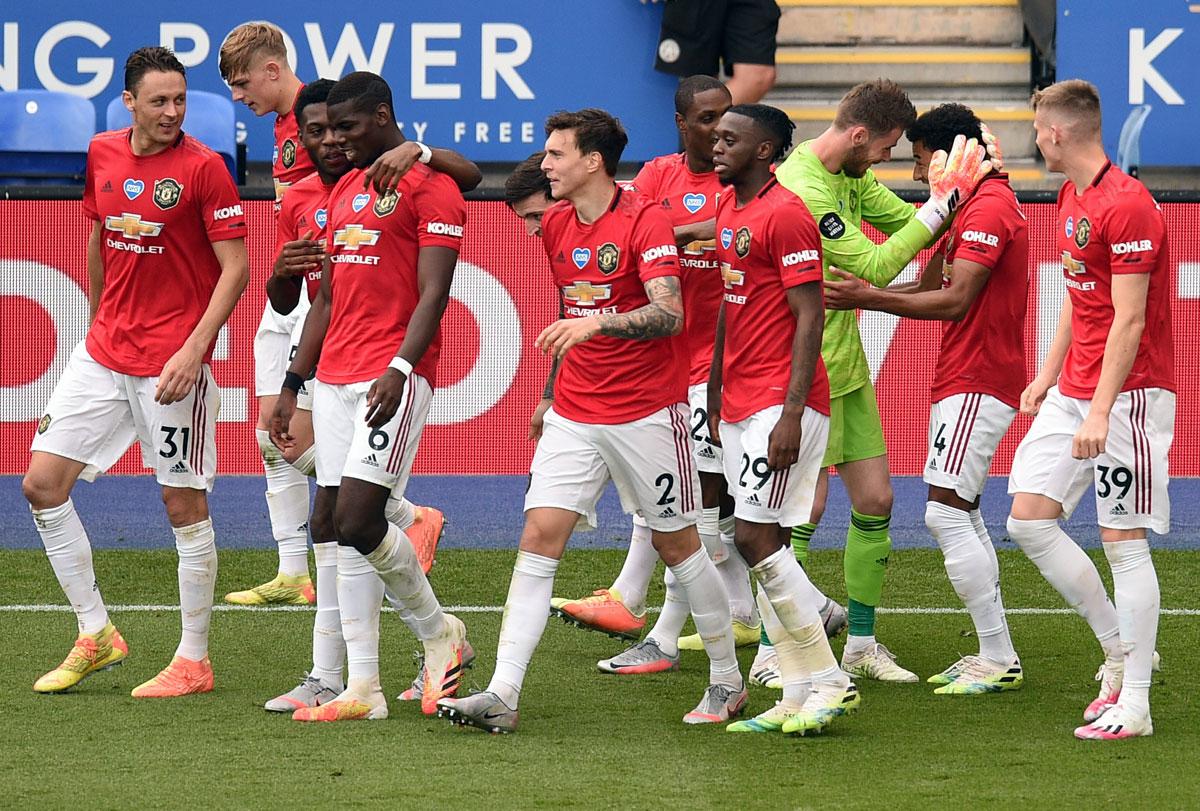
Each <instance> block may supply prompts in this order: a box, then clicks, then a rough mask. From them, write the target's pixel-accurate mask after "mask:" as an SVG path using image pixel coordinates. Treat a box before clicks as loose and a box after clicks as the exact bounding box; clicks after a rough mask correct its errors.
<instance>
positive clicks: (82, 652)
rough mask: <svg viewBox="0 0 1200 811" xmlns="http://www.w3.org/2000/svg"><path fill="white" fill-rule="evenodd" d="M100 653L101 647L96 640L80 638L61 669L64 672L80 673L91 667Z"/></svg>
mask: <svg viewBox="0 0 1200 811" xmlns="http://www.w3.org/2000/svg"><path fill="white" fill-rule="evenodd" d="M99 653H100V646H99V645H97V644H96V640H94V639H91V638H89V637H80V638H79V639H77V640H75V645H74V646H73V647H72V648H71V652H70V653H68V654H67V658H66V659H65V660H64V661H63V663H62V664H61V665H60V667H61V668H62V669H63V670H70V671H72V672H75V673H78V672H81V671H83V670H86V669H87V668H88V667H90V666H91V665H92V664H93V663H94V662H95V661H96V658H97V657H98V655H99Z"/></svg>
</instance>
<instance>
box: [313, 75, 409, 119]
mask: <svg viewBox="0 0 1200 811" xmlns="http://www.w3.org/2000/svg"><path fill="white" fill-rule="evenodd" d="M348 101H349V102H353V104H354V106H353V107H352V108H351V109H353V110H354V112H356V113H373V112H375V109H376V108H377V107H379V105H380V104H386V105H387V108H388V112H389V113H390V114H391V116H392V120H393V121H395V120H396V108H395V106H393V104H392V88H391V87H390V86H388V83H387V82H386V81H385V80H384V78H383V77H382V76H380V75H379V74H378V73H371V72H370V71H366V70H356V71H355V72H354V73H348V74H346V75H345V76H343V77H342V78H341V79H339V80H338V81H337V82H336V83H335V84H334V86H333V87H331V88H330V89H329V96H328V97H327V98H326V99H325V103H326V104H328V105H329V106H330V107H332V106H334V105H335V104H344V103H345V102H348Z"/></svg>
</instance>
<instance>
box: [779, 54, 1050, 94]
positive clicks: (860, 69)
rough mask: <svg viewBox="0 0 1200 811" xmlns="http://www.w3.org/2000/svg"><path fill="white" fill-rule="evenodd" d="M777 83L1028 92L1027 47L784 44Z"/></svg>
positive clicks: (816, 85)
mask: <svg viewBox="0 0 1200 811" xmlns="http://www.w3.org/2000/svg"><path fill="white" fill-rule="evenodd" d="M775 69H776V71H777V72H778V74H779V76H778V79H777V80H776V86H777V87H793V88H794V87H827V88H841V89H842V91H843V92H844V91H845V90H846V89H848V88H850V87H851V86H853V85H855V84H857V83H858V82H860V81H863V80H865V79H871V78H875V77H877V76H886V77H888V78H889V79H893V80H894V81H897V82H899V83H900V84H901V85H903V86H904V87H905V89H907V90H908V91H909V93H910V94H914V95H916V94H921V91H923V90H925V88H947V89H951V88H955V89H957V88H978V87H985V88H989V89H992V90H993V91H994V92H996V94H997V95H998V97H1005V96H1011V95H1022V94H1023V95H1028V93H1029V77H1030V69H1031V66H1030V54H1029V50H1028V49H1027V48H1021V47H1009V46H979V47H975V48H962V47H948V46H926V45H921V46H915V45H885V46H874V45H872V46H862V45H853V46H847V47H826V46H786V47H781V48H779V49H778V50H777V51H776V53H775Z"/></svg>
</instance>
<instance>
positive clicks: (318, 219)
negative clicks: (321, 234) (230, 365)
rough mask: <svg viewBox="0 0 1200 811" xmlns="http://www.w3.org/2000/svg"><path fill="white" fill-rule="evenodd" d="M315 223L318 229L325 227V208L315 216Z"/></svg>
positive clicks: (319, 209)
mask: <svg viewBox="0 0 1200 811" xmlns="http://www.w3.org/2000/svg"><path fill="white" fill-rule="evenodd" d="M313 222H315V223H316V224H317V227H318V228H324V227H325V209H323V208H318V209H317V213H316V214H313Z"/></svg>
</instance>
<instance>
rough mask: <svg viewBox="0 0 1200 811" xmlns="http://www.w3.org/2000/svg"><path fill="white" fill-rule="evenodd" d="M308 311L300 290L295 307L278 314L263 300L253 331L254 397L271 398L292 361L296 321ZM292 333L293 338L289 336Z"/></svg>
mask: <svg viewBox="0 0 1200 811" xmlns="http://www.w3.org/2000/svg"><path fill="white" fill-rule="evenodd" d="M307 313H308V298H307V297H306V296H305V295H304V293H303V291H301V294H300V301H299V303H297V304H296V309H294V310H292V311H291V312H290V313H288V314H287V315H281V314H279V313H277V312H275V310H274V309H273V308H272V307H271V302H270V301H267V304H266V307H264V308H263V314H262V319H261V320H260V321H259V322H258V329H257V330H256V331H255V333H254V396H255V397H275V396H277V395H278V394H279V387H280V386H282V385H283V375H284V373H285V372H287V368H288V364H289V363H291V361H292V353H293V351H294V346H295V344H296V343H299V340H300V333H299V332H295V329H296V324H297V323H302V322H303V319H304V316H305V314H307ZM293 336H294V337H293Z"/></svg>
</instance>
